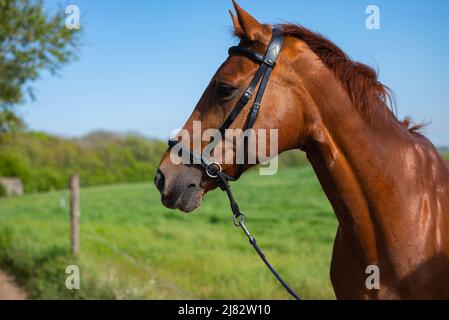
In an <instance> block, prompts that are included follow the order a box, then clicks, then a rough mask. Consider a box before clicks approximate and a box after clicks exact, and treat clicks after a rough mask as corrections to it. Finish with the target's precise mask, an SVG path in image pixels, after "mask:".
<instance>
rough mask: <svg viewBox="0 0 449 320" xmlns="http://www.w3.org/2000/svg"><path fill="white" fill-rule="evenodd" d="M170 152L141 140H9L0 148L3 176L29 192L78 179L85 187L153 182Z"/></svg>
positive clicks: (33, 135) (35, 136) (34, 136)
mask: <svg viewBox="0 0 449 320" xmlns="http://www.w3.org/2000/svg"><path fill="white" fill-rule="evenodd" d="M165 150H166V145H165V143H163V142H161V141H158V140H153V139H148V138H145V137H142V136H138V135H135V134H128V135H119V134H114V133H109V132H95V133H91V134H89V135H86V136H84V137H82V138H80V139H64V138H60V137H57V136H53V135H48V134H45V133H42V132H25V133H23V132H22V133H15V134H8V135H4V136H2V142H1V143H0V176H14V177H20V178H21V179H22V181H23V182H24V187H25V191H27V192H34V191H48V190H53V189H63V188H66V187H67V186H68V181H69V177H70V175H72V174H74V173H77V174H79V175H80V179H81V185H82V186H92V185H99V184H108V183H117V182H140V181H150V180H151V179H152V176H153V174H154V172H155V170H156V167H157V165H158V163H159V160H160V157H161V156H162V154H163V152H164V151H165Z"/></svg>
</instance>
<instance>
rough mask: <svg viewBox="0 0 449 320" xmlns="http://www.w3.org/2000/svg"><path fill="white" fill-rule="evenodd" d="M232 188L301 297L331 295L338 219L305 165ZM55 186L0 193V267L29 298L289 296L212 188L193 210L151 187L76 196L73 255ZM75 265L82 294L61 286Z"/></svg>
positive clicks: (273, 259) (245, 180)
mask: <svg viewBox="0 0 449 320" xmlns="http://www.w3.org/2000/svg"><path fill="white" fill-rule="evenodd" d="M233 190H234V193H235V195H236V198H237V200H238V201H239V203H240V206H241V208H242V210H243V211H244V212H245V213H246V214H247V217H248V219H247V226H248V228H249V229H250V230H251V232H252V233H253V234H254V236H255V237H256V238H257V240H258V243H259V245H260V246H261V247H262V248H263V249H264V250H265V253H266V255H267V257H268V258H269V260H270V261H271V262H272V263H273V265H274V266H275V267H276V268H277V269H278V270H279V272H280V273H281V275H282V276H283V277H284V278H285V279H286V280H287V282H288V283H289V284H291V285H292V286H293V287H294V288H295V289H296V290H297V292H298V293H299V294H300V295H301V296H302V297H304V298H306V299H323V298H330V299H332V298H334V294H333V290H332V287H331V284H330V280H329V264H330V258H331V251H332V243H333V238H334V235H335V231H336V226H337V222H336V219H335V217H334V215H333V213H332V210H331V207H330V205H329V203H328V201H327V200H326V198H325V196H324V194H323V191H322V190H321V187H320V185H319V184H318V182H317V179H316V177H315V175H314V173H313V171H312V170H311V169H310V168H309V167H303V168H299V169H282V170H281V171H280V172H278V174H276V175H275V176H259V175H258V172H257V171H255V170H254V171H252V172H250V173H248V174H247V175H246V176H244V177H243V178H242V179H241V180H240V181H239V182H237V183H234V184H233ZM60 197H61V193H60V192H53V193H46V194H32V195H26V196H23V197H20V198H9V199H0V265H1V266H2V268H5V269H8V270H9V271H10V272H13V273H15V274H16V275H17V277H18V279H19V280H20V281H21V282H22V284H23V285H24V286H25V287H26V289H27V290H28V291H29V293H30V295H31V296H32V297H33V298H56V299H57V298H85V299H89V298H113V299H114V298H117V299H129V298H146V299H164V298H173V299H180V298H199V299H255V298H262V299H268V298H270V299H285V298H288V295H287V294H286V293H285V291H284V289H283V288H282V287H281V286H280V285H279V284H278V283H277V282H276V280H275V279H274V277H273V276H272V275H271V273H270V272H269V271H268V269H266V268H265V266H264V265H263V263H262V262H261V261H260V259H259V257H258V256H257V254H256V253H255V252H253V249H252V248H251V247H250V245H249V244H248V241H247V240H246V238H245V237H244V235H243V234H242V233H241V230H239V229H237V228H235V227H234V226H233V224H232V222H231V213H230V209H229V207H228V202H227V201H228V200H227V198H226V196H225V194H224V193H222V192H221V191H219V190H216V191H213V192H211V193H209V194H207V195H206V198H205V201H204V202H203V205H202V207H201V208H200V209H199V210H197V211H196V213H195V214H190V215H185V214H182V213H180V212H174V211H170V210H168V209H165V208H163V207H162V205H161V204H160V199H159V194H158V192H157V191H156V190H155V188H154V187H153V185H151V184H150V183H145V184H124V185H114V186H105V187H95V188H86V189H83V190H82V192H81V254H80V255H79V257H78V258H77V259H74V258H72V257H71V256H70V255H69V217H68V210H67V209H63V208H61V206H60ZM69 264H77V265H79V266H80V270H81V290H79V291H76V292H74V291H70V290H67V289H66V288H65V277H66V274H65V268H66V266H67V265H69Z"/></svg>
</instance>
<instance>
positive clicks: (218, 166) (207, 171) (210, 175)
mask: <svg viewBox="0 0 449 320" xmlns="http://www.w3.org/2000/svg"><path fill="white" fill-rule="evenodd" d="M214 165H215V166H216V167H217V168H218V170H217V171H215V172H221V171H222V170H223V169H222V168H221V165H220V164H219V163H218V162H211V163H210V164H209V165H208V166H207V167H206V174H207V175H208V176H209V177H211V178H217V177H218V175H217V174H213V173H212V172H211V171H209V170H210V169H209V168H210V167H212V166H214Z"/></svg>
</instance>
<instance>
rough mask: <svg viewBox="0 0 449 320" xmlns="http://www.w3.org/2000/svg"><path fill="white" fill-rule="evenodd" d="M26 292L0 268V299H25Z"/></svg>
mask: <svg viewBox="0 0 449 320" xmlns="http://www.w3.org/2000/svg"><path fill="white" fill-rule="evenodd" d="M26 298H27V294H26V292H25V291H24V290H23V289H22V288H20V287H19V286H18V285H17V282H16V280H15V279H14V277H13V276H11V275H9V274H7V273H5V272H3V271H2V270H0V300H25V299H26Z"/></svg>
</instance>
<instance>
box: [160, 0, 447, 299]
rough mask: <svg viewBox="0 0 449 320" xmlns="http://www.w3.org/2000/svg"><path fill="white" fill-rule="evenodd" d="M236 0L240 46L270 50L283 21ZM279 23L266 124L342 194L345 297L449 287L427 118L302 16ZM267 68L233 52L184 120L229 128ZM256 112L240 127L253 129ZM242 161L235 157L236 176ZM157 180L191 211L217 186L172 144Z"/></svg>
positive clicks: (335, 264) (440, 177)
mask: <svg viewBox="0 0 449 320" xmlns="http://www.w3.org/2000/svg"><path fill="white" fill-rule="evenodd" d="M234 6H235V9H236V11H237V16H234V15H233V14H232V13H231V15H232V18H233V23H234V33H235V34H236V35H237V36H238V37H239V38H240V41H241V42H240V45H241V46H244V47H247V48H249V49H251V50H254V51H256V52H260V53H261V54H263V53H264V51H265V50H266V48H267V45H268V43H269V41H270V38H271V32H272V28H271V27H270V26H269V25H265V24H260V23H259V22H257V21H256V20H255V19H254V18H253V17H252V16H250V15H249V14H248V13H247V12H245V11H244V10H243V9H241V8H240V7H239V6H238V5H237V4H235V3H234ZM278 27H279V28H281V30H282V32H283V34H284V36H285V40H284V44H283V47H282V50H281V53H280V56H279V58H278V62H277V65H276V67H275V68H274V70H273V73H272V75H271V78H270V80H269V83H268V87H267V89H266V92H265V95H264V98H263V102H262V107H261V109H260V113H259V117H258V118H257V121H256V123H255V128H266V129H278V130H279V131H278V132H279V142H278V148H279V151H280V152H282V151H285V150H291V149H301V150H303V151H305V152H306V154H307V157H308V159H309V160H310V162H311V164H312V166H313V168H314V170H315V172H316V174H317V176H318V178H319V181H320V183H321V185H322V187H323V189H324V191H325V193H326V195H327V197H328V199H329V201H330V202H331V204H332V207H333V209H334V211H335V214H336V216H337V219H338V222H339V227H338V230H337V235H336V238H335V243H334V250H333V257H332V265H331V272H330V275H331V279H332V284H333V287H334V290H335V294H336V296H337V298H339V299H417V298H424V299H430V298H446V299H447V298H449V164H448V163H447V162H446V161H445V160H443V159H442V158H441V157H440V155H439V154H438V152H437V150H436V149H435V148H434V146H433V145H432V143H431V142H430V141H429V140H427V139H426V138H425V137H424V136H422V135H421V134H420V133H418V130H417V129H418V128H417V127H416V126H415V127H413V126H410V122H409V121H407V120H406V121H403V122H401V121H398V120H397V119H396V117H395V116H394V114H393V113H392V112H391V111H390V109H389V107H388V105H389V97H390V96H389V93H388V89H387V88H386V87H385V86H383V85H382V84H381V83H379V81H378V80H377V75H376V73H375V72H374V71H373V70H372V69H371V68H370V67H368V66H366V65H363V64H360V63H357V62H354V61H351V60H350V59H349V58H348V56H347V55H346V54H345V53H344V52H343V51H341V50H340V49H339V48H338V47H337V46H335V45H334V44H333V43H331V42H330V41H329V40H327V39H326V38H324V37H322V36H320V35H318V34H315V33H313V32H311V31H309V30H307V29H305V28H303V27H301V26H297V25H292V24H284V25H280V26H278ZM257 68H258V65H257V64H256V63H254V61H252V60H250V59H248V58H247V57H244V56H230V57H229V58H228V59H227V60H226V61H225V62H224V63H223V64H222V65H221V66H220V68H219V69H218V71H217V73H216V74H215V75H214V77H213V78H212V81H211V82H210V84H209V86H208V87H207V89H206V91H205V92H204V94H203V96H202V97H201V99H200V101H199V102H198V105H197V106H196V108H195V110H194V111H193V113H192V115H191V117H190V118H189V119H188V121H187V123H186V124H185V127H184V129H186V130H188V131H191V130H192V127H193V121H195V120H198V121H201V123H202V126H203V130H205V129H207V128H218V127H220V125H221V124H222V123H223V121H224V120H225V119H226V117H227V115H228V114H229V112H230V111H231V109H232V107H233V106H234V105H235V103H236V100H238V98H239V96H240V94H241V93H242V91H243V90H244V89H245V88H246V87H247V85H248V83H249V81H250V80H251V79H252V77H253V75H254V73H255V71H256V69H257ZM245 111H246V112H245ZM248 112H249V106H247V107H245V109H244V110H243V112H241V114H240V115H239V116H238V118H237V119H236V121H235V122H234V123H233V126H232V127H233V128H242V127H243V126H244V123H245V121H246V118H247V115H248ZM249 167H250V165H247V166H245V169H247V168H249ZM238 170H239V169H238V165H236V164H223V171H224V172H226V173H228V174H230V175H236V174H238V173H239V171H238ZM155 183H156V185H157V187H158V189H159V190H160V191H161V199H162V202H163V204H164V205H165V206H167V207H169V208H173V209H176V208H178V209H180V210H182V211H185V212H190V211H192V210H194V209H195V208H197V207H198V206H199V205H200V204H201V200H202V197H203V195H204V194H205V193H206V192H208V191H210V190H212V189H214V188H216V187H217V184H216V181H215V180H213V179H210V178H209V177H208V176H207V175H206V174H205V172H204V170H202V168H199V166H197V165H175V164H173V163H172V161H170V157H169V153H168V152H167V153H166V154H165V155H164V157H163V159H162V161H161V164H160V167H159V170H158V173H157V175H156V178H155ZM370 265H375V266H377V267H378V268H379V269H378V270H379V272H380V274H379V275H380V288H378V289H372V288H370V289H369V288H367V286H366V279H367V276H368V275H367V274H366V269H367V267H368V266H370Z"/></svg>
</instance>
